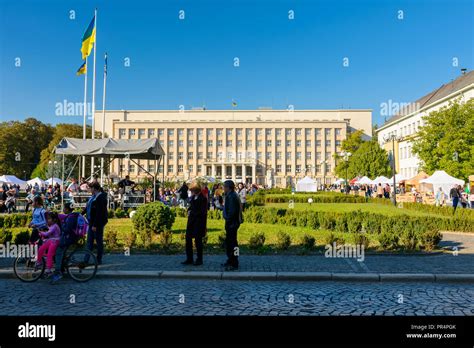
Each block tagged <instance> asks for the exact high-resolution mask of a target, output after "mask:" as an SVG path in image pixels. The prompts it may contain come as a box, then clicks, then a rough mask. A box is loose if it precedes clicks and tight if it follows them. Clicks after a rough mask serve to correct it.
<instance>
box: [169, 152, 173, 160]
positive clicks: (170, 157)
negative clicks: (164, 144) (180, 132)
mask: <svg viewBox="0 0 474 348" xmlns="http://www.w3.org/2000/svg"><path fill="white" fill-rule="evenodd" d="M168 159H169V160H173V159H174V152H169V153H168Z"/></svg>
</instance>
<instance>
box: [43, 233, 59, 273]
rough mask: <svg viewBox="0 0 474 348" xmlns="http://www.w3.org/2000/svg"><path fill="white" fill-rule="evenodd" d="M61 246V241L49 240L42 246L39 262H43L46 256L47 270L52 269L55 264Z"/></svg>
mask: <svg viewBox="0 0 474 348" xmlns="http://www.w3.org/2000/svg"><path fill="white" fill-rule="evenodd" d="M58 246H59V240H57V239H48V240H47V241H45V242H44V243H43V245H41V246H40V248H39V250H38V262H40V263H41V262H43V256H44V254H45V253H47V255H46V268H47V269H52V268H53V264H54V256H55V255H56V249H57V247H58Z"/></svg>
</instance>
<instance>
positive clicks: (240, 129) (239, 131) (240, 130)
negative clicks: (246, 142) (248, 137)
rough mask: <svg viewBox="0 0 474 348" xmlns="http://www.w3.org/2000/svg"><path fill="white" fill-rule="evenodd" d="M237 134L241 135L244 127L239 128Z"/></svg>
mask: <svg viewBox="0 0 474 348" xmlns="http://www.w3.org/2000/svg"><path fill="white" fill-rule="evenodd" d="M237 135H238V136H241V135H242V128H237Z"/></svg>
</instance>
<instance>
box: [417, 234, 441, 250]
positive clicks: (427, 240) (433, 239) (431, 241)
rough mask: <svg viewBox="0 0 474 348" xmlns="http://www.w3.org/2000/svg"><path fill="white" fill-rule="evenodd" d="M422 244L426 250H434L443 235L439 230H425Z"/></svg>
mask: <svg viewBox="0 0 474 348" xmlns="http://www.w3.org/2000/svg"><path fill="white" fill-rule="evenodd" d="M420 239H421V244H422V246H423V248H424V249H425V250H433V249H434V248H435V247H436V246H437V245H438V244H439V242H441V239H442V235H441V233H440V232H439V231H438V230H432V229H430V230H427V231H424V232H423V233H422V234H421V236H420Z"/></svg>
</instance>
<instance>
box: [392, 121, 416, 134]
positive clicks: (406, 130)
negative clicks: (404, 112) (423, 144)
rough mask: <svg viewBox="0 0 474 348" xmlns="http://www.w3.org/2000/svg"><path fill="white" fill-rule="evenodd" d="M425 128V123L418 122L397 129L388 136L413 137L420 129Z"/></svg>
mask: <svg viewBox="0 0 474 348" xmlns="http://www.w3.org/2000/svg"><path fill="white" fill-rule="evenodd" d="M422 126H423V121H416V122H413V123H410V124H408V125H406V126H403V127H400V128H399V129H398V130H397V129H395V130H393V131H391V132H389V133H388V136H392V135H394V136H398V135H400V136H402V137H404V136H408V135H412V134H416V133H417V132H418V130H419V128H420V127H422Z"/></svg>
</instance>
